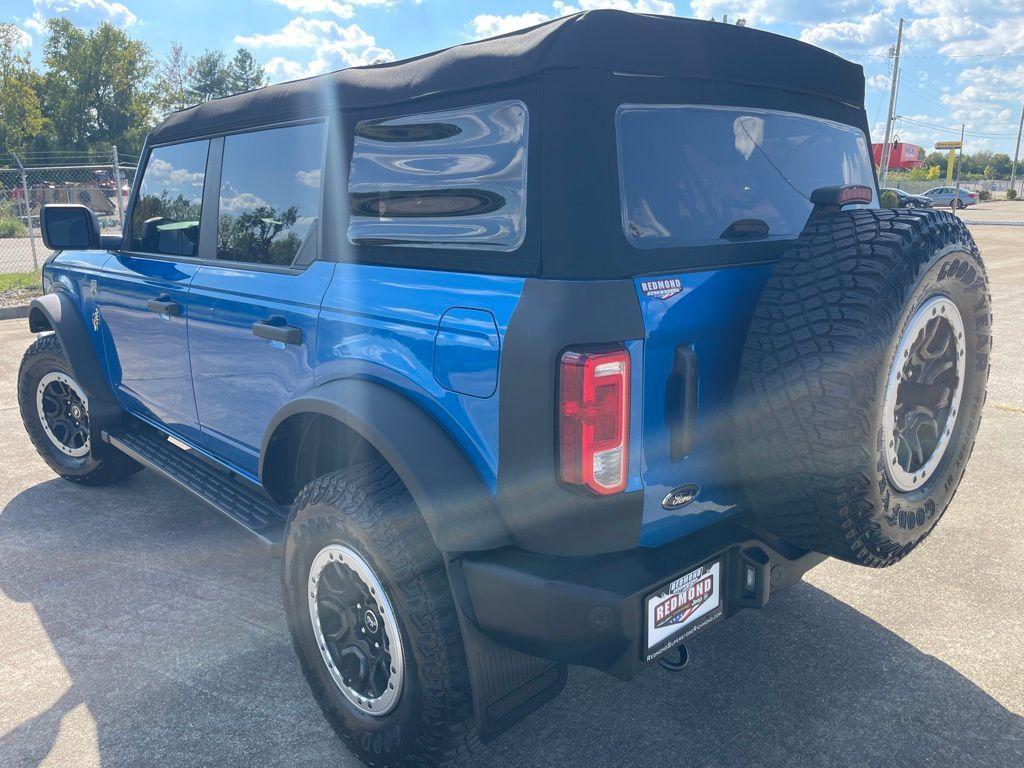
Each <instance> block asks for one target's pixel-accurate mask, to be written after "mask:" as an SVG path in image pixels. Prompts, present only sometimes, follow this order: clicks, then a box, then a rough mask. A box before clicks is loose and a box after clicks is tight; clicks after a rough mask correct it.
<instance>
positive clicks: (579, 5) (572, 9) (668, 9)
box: [469, 0, 676, 38]
mask: <svg viewBox="0 0 1024 768" xmlns="http://www.w3.org/2000/svg"><path fill="white" fill-rule="evenodd" d="M600 9H612V10H616V11H632V12H633V13H658V14H662V15H665V16H674V15H675V13H676V6H675V3H671V2H666V0H576V2H575V3H567V2H564V0H554V2H553V3H552V4H551V13H550V14H549V13H546V12H544V11H527V12H526V13H518V14H516V13H513V14H509V15H507V16H497V15H494V14H491V13H482V14H480V15H478V16H476V17H474V18H473V20H472V21H470V22H469V27H470V29H471V31H472V36H473V37H475V38H484V37H494V36H495V35H504V34H506V33H508V32H515V31H516V30H517V29H526V28H527V27H533V26H536V25H537V24H542V23H543V22H545V21H548V20H549V19H552V18H555V17H557V16H568V15H569V14H572V13H579V12H580V11H596V10H600Z"/></svg>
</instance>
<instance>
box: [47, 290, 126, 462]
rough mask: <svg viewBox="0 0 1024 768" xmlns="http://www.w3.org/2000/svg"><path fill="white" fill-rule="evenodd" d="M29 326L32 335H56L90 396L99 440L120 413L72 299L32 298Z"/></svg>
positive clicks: (57, 294)
mask: <svg viewBox="0 0 1024 768" xmlns="http://www.w3.org/2000/svg"><path fill="white" fill-rule="evenodd" d="M28 327H29V330H30V331H32V332H33V333H43V332H46V331H53V332H54V333H55V334H56V335H57V338H58V339H59V340H60V345H61V348H62V349H63V350H64V356H65V357H66V358H67V361H68V365H69V366H71V371H72V373H73V374H74V377H75V380H76V381H77V382H78V383H79V384H80V385H81V386H82V388H83V389H84V390H85V392H86V394H87V395H88V396H89V415H90V417H91V418H90V420H91V424H92V429H93V431H94V432H96V435H95V436H96V437H98V436H99V432H98V429H99V428H100V427H103V426H107V425H109V424H110V423H111V422H113V421H114V420H116V419H118V418H119V417H120V416H121V415H122V411H121V406H120V405H118V402H117V398H116V397H115V396H114V393H113V392H111V391H110V387H109V385H108V384H107V379H106V376H105V375H104V372H103V368H102V366H101V364H100V362H99V360H98V359H97V358H96V354H95V351H94V346H93V343H92V340H91V339H90V338H89V331H88V329H87V328H86V325H85V320H84V319H83V318H82V313H81V312H80V311H79V309H78V306H77V304H76V303H75V300H74V298H73V297H72V296H71V295H70V294H68V293H67V292H66V291H63V290H57V291H53V292H52V293H48V294H46V295H45V296H40V297H38V298H36V299H33V300H32V303H31V304H30V305H29V314H28ZM94 445H97V446H99V445H102V441H99V440H96V441H95V442H94Z"/></svg>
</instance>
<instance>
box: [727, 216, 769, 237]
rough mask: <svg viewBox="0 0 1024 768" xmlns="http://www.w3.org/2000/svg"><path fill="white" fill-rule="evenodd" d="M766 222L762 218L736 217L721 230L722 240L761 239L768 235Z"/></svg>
mask: <svg viewBox="0 0 1024 768" xmlns="http://www.w3.org/2000/svg"><path fill="white" fill-rule="evenodd" d="M768 232H769V230H768V222H766V221H764V220H763V219H736V221H734V222H733V223H732V224H730V225H729V226H728V227H726V228H725V230H723V232H722V234H720V235H719V237H720V238H721V239H722V240H761V239H763V238H765V237H768Z"/></svg>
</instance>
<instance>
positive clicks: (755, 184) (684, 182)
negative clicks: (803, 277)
mask: <svg viewBox="0 0 1024 768" xmlns="http://www.w3.org/2000/svg"><path fill="white" fill-rule="evenodd" d="M617 132H618V144H619V179H620V184H621V196H622V218H623V227H624V228H625V232H626V237H627V238H628V239H629V241H630V242H631V243H632V244H633V245H634V246H636V247H637V248H666V247H673V246H683V245H696V244H702V243H715V242H722V241H724V240H726V239H730V238H729V235H730V232H729V229H730V225H732V224H733V223H734V222H737V221H739V220H741V219H758V220H760V221H761V222H764V224H766V225H767V238H764V237H762V238H761V239H785V238H793V237H796V236H797V235H799V233H800V231H801V230H802V229H803V227H804V225H805V224H806V223H807V218H808V216H809V215H810V213H811V210H812V208H813V207H814V206H813V205H812V204H811V201H810V195H811V192H812V191H814V190H815V189H817V188H818V187H824V186H832V185H838V184H864V185H866V186H868V187H870V188H871V189H872V190H873V189H875V181H874V175H873V173H872V167H871V154H870V152H869V151H868V145H867V141H866V140H865V138H864V134H863V132H862V131H859V130H857V129H855V128H852V127H850V126H848V125H842V124H840V123H833V122H830V121H827V120H820V119H817V118H812V117H807V116H804V115H795V114H790V113H787V112H773V111H769V110H752V109H737V108H717V107H694V106H623V107H620V108H619V112H618V116H617ZM748 231H749V228H748Z"/></svg>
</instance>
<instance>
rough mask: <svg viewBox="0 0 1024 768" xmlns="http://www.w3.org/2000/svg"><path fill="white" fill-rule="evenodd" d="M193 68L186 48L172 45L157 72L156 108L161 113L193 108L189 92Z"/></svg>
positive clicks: (177, 44) (180, 45)
mask: <svg viewBox="0 0 1024 768" xmlns="http://www.w3.org/2000/svg"><path fill="white" fill-rule="evenodd" d="M193 67H194V63H193V61H192V58H191V57H190V56H189V55H188V54H187V53H186V52H185V46H183V45H182V44H181V43H171V48H170V50H169V51H168V52H167V55H166V56H165V57H164V58H163V60H162V61H161V62H160V64H159V65H158V67H157V72H156V107H157V109H158V110H159V111H160V112H161V113H163V114H167V113H169V112H177V111H178V110H179V109H185V108H186V107H190V106H192V103H191V101H190V100H189V95H188V90H189V81H190V79H191V77H192V69H193Z"/></svg>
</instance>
